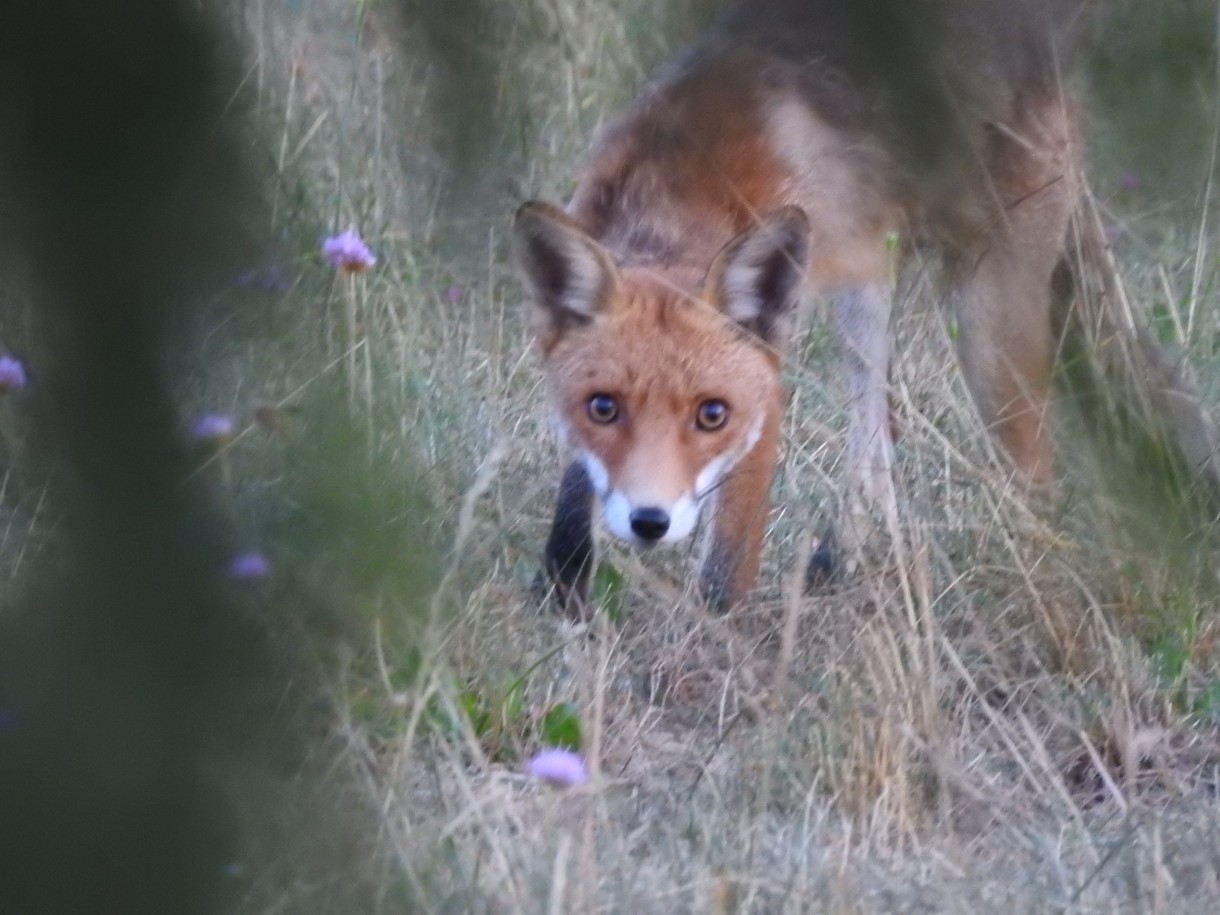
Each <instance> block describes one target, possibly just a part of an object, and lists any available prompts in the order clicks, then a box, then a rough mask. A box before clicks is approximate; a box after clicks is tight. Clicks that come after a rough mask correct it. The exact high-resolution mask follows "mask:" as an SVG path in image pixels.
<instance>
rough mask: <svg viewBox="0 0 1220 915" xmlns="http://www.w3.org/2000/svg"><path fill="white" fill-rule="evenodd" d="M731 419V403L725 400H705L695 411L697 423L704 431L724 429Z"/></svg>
mask: <svg viewBox="0 0 1220 915" xmlns="http://www.w3.org/2000/svg"><path fill="white" fill-rule="evenodd" d="M728 421H729V405H728V404H727V403H725V402H724V401H723V400H705V401H704V402H703V403H701V404H699V409H698V410H697V411H696V412H695V425H696V426H698V427H699V428H700V429H702V430H703V431H704V432H715V431H716V430H717V429H723V428H724V424H725V423H727V422H728Z"/></svg>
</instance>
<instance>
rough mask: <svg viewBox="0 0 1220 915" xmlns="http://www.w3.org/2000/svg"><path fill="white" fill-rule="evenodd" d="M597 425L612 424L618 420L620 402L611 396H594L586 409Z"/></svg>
mask: <svg viewBox="0 0 1220 915" xmlns="http://www.w3.org/2000/svg"><path fill="white" fill-rule="evenodd" d="M585 409H586V410H588V412H589V419H591V420H593V422H595V423H602V424H603V425H604V424H606V423H612V422H614V421H615V420H616V419H618V401H617V400H615V399H614V398H613V397H611V396H610V395H609V394H594V395H593V396H592V397H590V398H589V403H588V405H587V406H586V408H585Z"/></svg>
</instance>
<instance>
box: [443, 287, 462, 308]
mask: <svg viewBox="0 0 1220 915" xmlns="http://www.w3.org/2000/svg"><path fill="white" fill-rule="evenodd" d="M445 298H447V299H448V300H449V304H450V305H456V304H457V303H458V302H460V301H462V287H461V286H450V287H449V288H448V289H447V290H446V291H445Z"/></svg>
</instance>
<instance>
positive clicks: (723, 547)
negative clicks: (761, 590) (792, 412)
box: [699, 405, 779, 612]
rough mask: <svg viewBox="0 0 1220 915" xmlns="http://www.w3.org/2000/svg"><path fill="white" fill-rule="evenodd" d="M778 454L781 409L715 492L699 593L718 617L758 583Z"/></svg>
mask: <svg viewBox="0 0 1220 915" xmlns="http://www.w3.org/2000/svg"><path fill="white" fill-rule="evenodd" d="M778 451H779V410H778V405H777V408H776V411H775V412H774V413H773V414H772V415H771V416H768V417H767V419H766V420H765V421H764V425H763V430H762V434H761V435H760V436H759V439H758V441H757V442H756V443H755V444H754V447H753V448H751V449H750V451H749V453H748V454H746V456H745V457H743V458H742V459H741V460H740V461H739V462H738V463H737V465H736V466H735V467H734V468H733V469H732V470H731V471H730V473H729V476H728V477H727V478H726V479H725V480H724V482H723V483H722V484H721V485H720V488H719V489H718V490H717V491H716V495H715V499H716V503H715V504H714V505H712V506H709V508H710V509H711V510H712V511H711V515H712V524H711V529H710V531H709V535H708V539H707V541H706V542H705V543H704V550H703V560H702V563H701V564H700V571H699V590H700V593H701V594H702V595H703V599H704V600H705V601H707V604H708V607H709V608H710V609H711V610H713V611H715V612H726V611H728V610H731V609H732V608H733V607H734V606H735V605H736V604H738V603H740V602H741V601H742V600H744V599H745V597H746V596H747V595H748V594H749V593H750V591H751V590H752V589H753V587H754V584H755V582H756V581H757V580H758V566H759V560H760V558H761V554H762V542H763V534H764V533H765V531H766V527H767V512H768V510H769V509H770V507H771V481H772V480H773V479H774V478H775V468H776V463H777V460H778V457H779V455H778Z"/></svg>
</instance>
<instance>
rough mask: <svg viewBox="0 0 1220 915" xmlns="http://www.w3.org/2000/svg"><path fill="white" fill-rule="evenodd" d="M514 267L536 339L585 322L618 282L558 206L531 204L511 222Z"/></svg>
mask: <svg viewBox="0 0 1220 915" xmlns="http://www.w3.org/2000/svg"><path fill="white" fill-rule="evenodd" d="M513 242H514V244H513V247H514V254H515V255H516V259H517V264H518V265H519V266H520V268H521V272H522V274H523V275H524V277H525V280H526V282H527V283H528V284H529V286H530V290H531V292H533V295H534V301H535V302H536V303H537V306H538V314H539V317H540V318H541V326H540V328H539V329H540V331H541V332H542V333H541V334H540V336H542V337H543V343H544V345H545V343H546V338H547V337H548V336H549V337H552V338H553V337H554V336H557V335H559V334H560V333H562V332H563V331H564V330H565V329H566V328H567V327H569V326H571V325H573V324H585V323H587V322H589V321H591V320H592V319H593V317H594V315H596V314H597V312H598V311H599V310H600V309H601V308H602V305H603V303H604V302H605V301H606V298H607V296H608V295H609V293H610V291H611V290H612V289H613V288H614V286H615V285H616V284H617V282H618V268H616V267H615V266H614V262H613V261H612V260H611V259H610V255H609V254H607V253H606V250H605V249H604V248H603V247H602V246H601V245H599V244H598V243H597V242H596V241H594V240H593V238H591V237H590V236H589V235H588V234H587V233H586V232H585V231H584V230H583V229H581V228H580V226H579V225H577V223H576V221H575V220H573V219H572V218H571V217H570V216H568V215H567V214H566V213H565V212H563V210H561V209H559V208H558V207H553V206H551V205H550V204H548V203H539V202H537V201H533V202H530V203H527V204H524V205H523V206H522V207H521V209H519V210H517V215H516V218H515V219H514V220H513Z"/></svg>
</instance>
